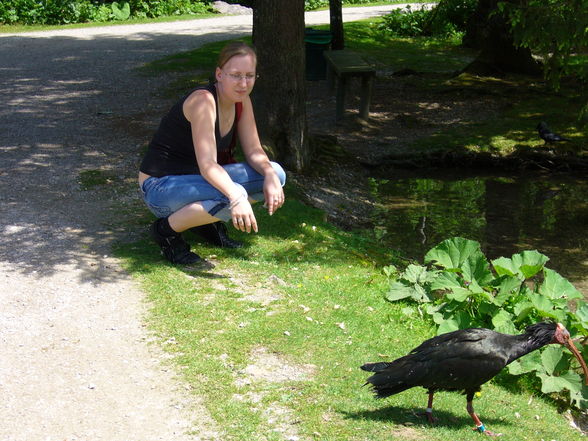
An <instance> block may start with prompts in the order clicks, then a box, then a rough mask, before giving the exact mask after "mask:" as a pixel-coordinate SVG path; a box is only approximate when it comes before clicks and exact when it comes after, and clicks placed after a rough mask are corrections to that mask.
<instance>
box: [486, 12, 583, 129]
mask: <svg viewBox="0 0 588 441" xmlns="http://www.w3.org/2000/svg"><path fill="white" fill-rule="evenodd" d="M497 11H498V12H499V13H503V14H505V15H506V16H507V18H508V19H509V21H510V23H511V26H512V31H513V36H514V38H515V43H516V44H518V45H520V46H522V47H527V48H529V49H531V51H532V52H533V53H534V54H535V55H538V56H540V57H541V58H542V60H543V68H544V76H545V78H546V80H547V83H548V84H549V85H550V86H551V87H552V88H554V89H555V90H558V89H559V87H560V82H561V80H562V78H564V77H565V76H567V75H576V76H578V77H580V78H582V79H583V80H586V79H587V78H588V67H587V66H586V63H580V64H578V63H576V59H577V58H578V56H583V55H585V51H586V47H587V45H588V31H587V30H588V0H572V1H565V2H562V1H559V0H528V1H525V2H513V1H499V2H498V10H497ZM546 36H548V37H547V38H546ZM584 102H585V105H584V107H583V108H582V111H581V112H580V114H579V116H580V119H583V120H584V124H586V123H587V122H588V96H587V94H586V92H585V91H584Z"/></svg>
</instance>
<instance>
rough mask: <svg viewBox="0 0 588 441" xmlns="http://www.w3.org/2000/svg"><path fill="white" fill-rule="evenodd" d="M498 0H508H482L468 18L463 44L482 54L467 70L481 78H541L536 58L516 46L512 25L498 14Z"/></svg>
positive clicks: (539, 65) (511, 0)
mask: <svg viewBox="0 0 588 441" xmlns="http://www.w3.org/2000/svg"><path fill="white" fill-rule="evenodd" d="M499 1H505V0H479V2H478V7H477V9H476V11H475V12H474V14H473V15H472V16H471V17H470V18H469V20H468V23H467V25H466V34H465V36H464V39H463V44H464V46H467V47H471V48H474V49H480V54H479V55H478V57H477V58H476V59H475V60H474V61H473V62H472V63H471V64H470V65H469V66H467V67H466V68H465V69H464V71H465V72H470V73H474V74H481V75H491V74H500V73H522V74H527V75H541V73H542V69H541V64H540V63H539V62H537V61H536V60H535V59H534V58H533V56H532V54H531V51H530V50H529V49H528V48H523V47H516V46H515V43H514V38H513V36H512V32H511V28H510V24H509V23H508V22H507V20H506V18H505V17H504V16H503V15H502V14H500V13H498V12H496V11H497V5H498V2H499ZM506 1H510V2H519V1H520V0H506Z"/></svg>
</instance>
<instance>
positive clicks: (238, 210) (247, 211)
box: [231, 195, 257, 233]
mask: <svg viewBox="0 0 588 441" xmlns="http://www.w3.org/2000/svg"><path fill="white" fill-rule="evenodd" d="M231 206H232V208H231V217H232V218H233V226H234V227H235V228H236V229H237V230H241V231H246V232H248V233H251V230H253V231H255V232H256V233H257V220H256V219H255V215H254V214H253V209H252V208H251V204H250V203H249V201H248V200H247V197H246V196H245V195H241V196H239V198H237V199H235V200H233V201H231Z"/></svg>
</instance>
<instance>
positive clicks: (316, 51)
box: [304, 28, 333, 81]
mask: <svg viewBox="0 0 588 441" xmlns="http://www.w3.org/2000/svg"><path fill="white" fill-rule="evenodd" d="M332 39H333V35H332V34H331V32H330V31H319V30H317V29H313V28H306V29H305V30H304V44H305V48H306V79H307V80H312V81H316V80H324V79H325V78H326V77H327V63H326V62H325V57H324V56H323V52H324V51H326V50H329V48H330V46H331V40H332Z"/></svg>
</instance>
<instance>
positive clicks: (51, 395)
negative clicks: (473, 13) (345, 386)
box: [0, 7, 389, 441]
mask: <svg viewBox="0 0 588 441" xmlns="http://www.w3.org/2000/svg"><path fill="white" fill-rule="evenodd" d="M388 8H389V7H388ZM386 9H387V8H386V7H379V8H367V9H366V8H354V9H353V10H346V12H345V19H346V20H353V19H357V18H359V17H360V16H361V15H363V16H367V15H370V14H371V15H377V14H381V13H383V12H384V11H385V10H386ZM357 14H360V15H357ZM327 21H328V14H327V13H325V12H322V13H313V14H309V15H308V19H307V23H308V24H316V23H320V22H327ZM250 31H251V16H231V17H223V18H214V19H208V20H201V21H189V22H176V23H167V24H162V23H159V24H153V25H134V26H120V27H103V28H93V29H78V30H59V31H51V32H35V33H27V34H19V35H7V34H0V103H1V105H0V158H1V164H2V167H1V168H0V212H1V216H0V232H1V233H2V234H1V235H0V354H1V355H0V397H1V399H0V440H1V441H16V440H18V441H20V440H22V441H25V440H26V441H36V440H43V441H49V440H59V441H64V440H68V441H69V440H92V441H97V440H109V441H118V440H129V441H154V440H175V441H182V440H189V439H190V440H198V439H222V434H218V433H217V432H216V429H215V427H214V424H212V422H211V420H210V418H209V417H208V416H207V414H206V412H205V410H204V408H203V407H202V406H201V405H200V404H199V401H198V398H197V397H194V396H192V395H190V394H189V393H188V392H187V391H186V390H185V386H184V385H182V384H181V383H180V382H179V381H178V380H177V379H175V378H174V373H173V371H172V370H171V368H169V367H167V366H166V364H165V356H164V354H163V353H162V351H161V350H160V349H159V348H158V346H157V345H149V344H148V343H149V342H150V340H151V337H150V336H149V333H148V332H147V331H146V329H145V328H144V325H143V323H142V316H143V314H144V312H145V307H146V306H145V303H144V298H143V294H142V293H141V292H140V291H139V289H138V287H137V286H136V285H135V284H134V283H133V281H132V280H131V279H130V277H129V275H128V274H126V273H124V272H123V271H122V270H121V269H120V267H119V264H118V262H117V261H116V260H115V259H114V258H112V257H110V255H109V254H110V247H111V245H112V242H113V240H115V239H116V238H117V237H118V235H119V234H127V233H128V231H126V230H125V228H119V229H116V228H114V229H113V228H112V222H113V220H114V221H116V218H117V213H116V212H112V211H111V210H112V208H111V203H110V201H109V198H107V197H103V195H101V194H100V193H99V192H92V191H82V189H81V188H80V185H79V182H78V178H79V175H80V172H81V171H83V170H95V169H101V168H104V167H109V168H110V170H111V171H112V172H113V173H114V174H115V175H116V174H118V175H119V176H120V177H122V178H130V177H131V176H129V170H134V167H135V164H134V161H135V160H136V152H137V146H138V145H140V144H142V143H143V142H145V140H146V138H145V137H139V136H138V135H139V134H140V131H138V132H137V131H132V132H133V135H129V132H131V131H124V133H117V132H113V130H112V126H111V125H110V123H109V118H108V116H109V115H115V116H116V115H118V116H124V115H141V116H142V118H143V119H144V120H147V121H150V122H151V123H152V124H153V125H154V124H156V122H157V121H158V119H159V116H160V115H159V111H160V110H159V105H161V103H157V102H154V100H155V98H153V96H152V92H154V91H155V90H157V88H158V87H159V84H158V81H157V80H153V79H148V78H144V77H139V76H138V75H136V74H135V73H134V72H133V68H135V67H137V66H139V65H141V64H142V63H144V62H147V61H150V60H153V59H156V58H159V57H161V56H163V55H167V54H170V53H174V52H179V51H183V50H187V49H192V48H194V47H197V46H199V45H201V44H204V43H206V42H209V41H213V40H222V39H227V38H230V37H235V36H238V35H242V34H246V33H249V32H250ZM158 104H159V105H158ZM133 123H134V121H129V124H133ZM131 136H134V137H131ZM145 136H147V133H145ZM131 193H132V192H131ZM117 197H118V198H127V199H128V200H131V199H133V200H134V199H135V198H136V194H134V193H132V194H123V195H118V196H117ZM188 432H192V434H191V435H190V434H188Z"/></svg>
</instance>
